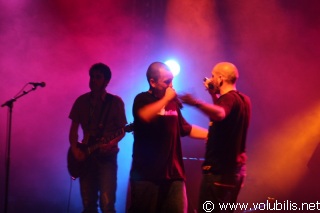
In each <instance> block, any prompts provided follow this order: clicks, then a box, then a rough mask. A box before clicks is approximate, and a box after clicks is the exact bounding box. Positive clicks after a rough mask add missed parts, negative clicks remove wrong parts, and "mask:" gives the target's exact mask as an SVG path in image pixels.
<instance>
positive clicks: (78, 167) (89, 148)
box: [67, 123, 133, 179]
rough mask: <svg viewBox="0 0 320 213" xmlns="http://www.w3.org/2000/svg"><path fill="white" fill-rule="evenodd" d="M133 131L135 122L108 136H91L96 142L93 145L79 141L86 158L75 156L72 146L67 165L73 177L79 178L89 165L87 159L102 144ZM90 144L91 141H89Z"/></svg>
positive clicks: (69, 150)
mask: <svg viewBox="0 0 320 213" xmlns="http://www.w3.org/2000/svg"><path fill="white" fill-rule="evenodd" d="M132 131H133V124H132V123H131V124H128V125H126V126H125V127H123V128H120V129H118V130H117V131H115V132H113V133H112V134H110V135H108V137H107V138H106V137H103V138H93V137H91V138H90V139H89V141H92V140H94V141H95V143H94V144H92V145H88V144H84V143H80V142H78V143H77V146H78V148H80V150H81V151H82V152H83V153H84V154H85V159H84V160H78V159H76V157H75V156H74V154H73V152H72V150H71V147H69V149H68V154H67V166H68V172H69V174H70V175H71V177H72V179H76V178H78V177H79V176H80V175H81V174H82V173H83V172H84V170H85V168H86V165H87V160H88V158H89V157H90V155H91V154H92V153H93V152H95V151H96V150H98V149H99V148H100V147H101V146H102V145H104V144H110V141H112V140H113V139H115V138H117V137H118V136H120V135H121V134H123V133H125V132H132ZM89 144H90V143H89Z"/></svg>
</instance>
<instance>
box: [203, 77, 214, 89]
mask: <svg viewBox="0 0 320 213" xmlns="http://www.w3.org/2000/svg"><path fill="white" fill-rule="evenodd" d="M203 82H205V83H207V84H208V88H209V89H214V86H213V84H212V82H211V81H210V79H209V78H207V77H204V78H203Z"/></svg>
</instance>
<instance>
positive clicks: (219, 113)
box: [194, 101, 226, 121]
mask: <svg viewBox="0 0 320 213" xmlns="http://www.w3.org/2000/svg"><path fill="white" fill-rule="evenodd" d="M194 106H195V107H197V108H198V109H199V110H200V111H201V112H203V113H204V114H206V115H207V116H209V117H210V119H212V120H216V121H221V120H223V119H224V118H225V116H226V114H225V110H224V108H222V107H220V106H218V105H215V104H208V103H205V102H202V101H196V102H195V104H194Z"/></svg>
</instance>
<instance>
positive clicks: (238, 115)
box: [203, 90, 251, 174]
mask: <svg viewBox="0 0 320 213" xmlns="http://www.w3.org/2000/svg"><path fill="white" fill-rule="evenodd" d="M215 104H216V105H218V106H221V107H223V108H224V110H225V112H226V118H225V119H223V120H222V121H211V125H210V126H209V135H208V143H207V146H206V154H205V162H204V163H203V170H204V172H211V173H213V174H234V173H237V172H238V171H239V170H240V169H241V167H242V166H243V165H244V164H245V162H244V161H243V159H241V154H243V153H245V151H246V150H245V149H246V147H245V146H246V137H247V130H248V126H249V121H250V116H251V103H250V99H249V98H248V97H247V96H246V95H244V94H241V93H239V92H238V91H234V90H232V91H230V92H228V93H226V94H224V95H222V96H220V98H219V99H218V100H217V102H216V103H215Z"/></svg>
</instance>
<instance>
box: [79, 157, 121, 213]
mask: <svg viewBox="0 0 320 213" xmlns="http://www.w3.org/2000/svg"><path fill="white" fill-rule="evenodd" d="M89 160H90V163H89V166H88V167H87V171H86V172H85V174H84V175H82V176H81V177H80V181H79V182H80V191H81V197H82V204H83V211H82V213H98V204H97V202H98V199H99V206H100V209H101V212H103V213H109V212H115V208H114V204H115V200H116V188H117V169H118V166H117V154H113V155H111V156H108V157H107V158H104V159H103V160H99V159H97V158H96V157H92V158H90V159H89Z"/></svg>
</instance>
